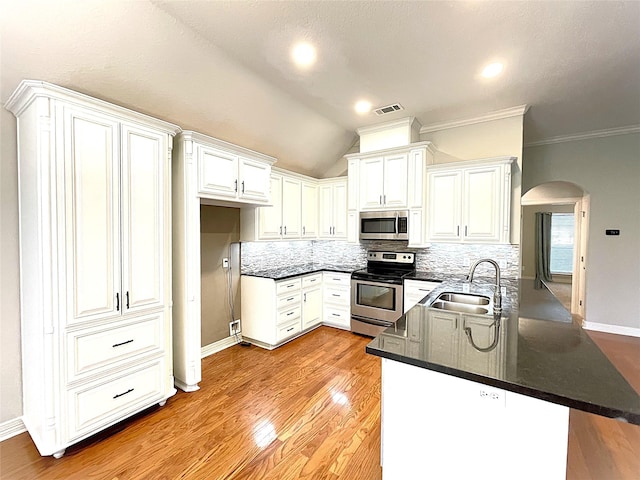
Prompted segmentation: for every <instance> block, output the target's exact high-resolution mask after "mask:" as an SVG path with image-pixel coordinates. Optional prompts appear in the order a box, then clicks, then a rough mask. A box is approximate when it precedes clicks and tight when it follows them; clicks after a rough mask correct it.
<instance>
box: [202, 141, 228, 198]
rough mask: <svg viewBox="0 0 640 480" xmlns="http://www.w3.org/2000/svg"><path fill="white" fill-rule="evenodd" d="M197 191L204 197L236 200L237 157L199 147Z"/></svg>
mask: <svg viewBox="0 0 640 480" xmlns="http://www.w3.org/2000/svg"><path fill="white" fill-rule="evenodd" d="M197 151H198V191H199V192H200V193H202V194H204V195H213V196H216V197H228V198H236V197H237V195H238V157H237V156H236V155H232V154H230V153H227V152H223V151H221V150H216V149H213V148H209V147H205V146H203V145H199V146H198V147H197Z"/></svg>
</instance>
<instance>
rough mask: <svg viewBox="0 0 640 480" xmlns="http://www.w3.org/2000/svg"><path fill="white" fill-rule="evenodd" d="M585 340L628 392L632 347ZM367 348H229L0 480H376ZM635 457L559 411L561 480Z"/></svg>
mask: <svg viewBox="0 0 640 480" xmlns="http://www.w3.org/2000/svg"><path fill="white" fill-rule="evenodd" d="M594 338H595V340H596V341H597V342H598V343H599V344H601V347H602V348H603V350H604V351H605V352H606V353H608V354H609V355H610V358H611V360H612V361H613V362H614V363H616V365H617V366H618V368H619V369H620V370H621V371H622V373H623V374H624V375H625V376H627V378H629V375H630V376H632V377H633V378H629V380H630V383H631V384H632V385H634V386H635V388H636V389H637V388H638V385H639V384H640V372H638V368H640V367H639V366H638V365H640V362H639V361H638V358H637V355H638V352H639V351H640V350H639V349H640V339H629V337H616V336H614V335H607V334H597V335H594ZM636 340H637V342H636ZM368 341H369V340H368V339H366V338H363V337H359V336H357V335H353V334H351V333H350V332H343V331H339V330H335V329H332V328H329V327H321V328H319V329H317V330H315V331H314V332H312V333H309V334H307V335H305V336H304V337H302V338H300V339H298V340H295V341H293V342H291V343H289V344H287V345H285V346H283V347H281V348H279V349H277V350H274V351H272V352H269V351H266V350H262V349H260V348H258V347H249V348H245V347H241V346H234V347H231V348H229V349H227V350H224V351H222V352H219V353H217V354H215V355H212V356H210V357H207V358H205V359H204V360H203V378H204V381H203V382H202V383H201V387H202V388H201V389H200V390H199V391H197V392H194V393H183V392H179V393H178V394H177V395H176V396H175V397H172V398H171V399H169V401H168V402H167V405H166V406H165V407H162V408H154V409H151V410H148V411H146V412H144V413H143V414H141V415H138V416H137V417H136V418H133V419H130V420H128V421H126V422H123V423H121V424H119V425H118V426H116V427H115V428H113V429H110V431H109V432H105V434H103V435H100V438H97V437H95V438H92V439H90V440H89V441H85V442H84V443H83V444H81V445H77V446H73V447H70V448H69V449H68V450H67V453H66V454H65V456H64V457H63V458H61V459H60V460H54V459H53V458H51V457H40V455H39V454H38V452H37V450H36V449H35V447H34V445H33V443H32V442H31V439H30V437H29V435H28V434H26V433H23V434H21V435H18V436H16V437H13V438H11V439H9V440H6V441H5V442H2V443H0V478H1V479H2V480H14V479H30V480H32V479H78V480H80V479H83V480H84V479H88V478H92V479H105V480H125V479H127V480H128V479H154V480H155V479H178V478H182V479H210V480H215V479H263V478H265V479H329V480H336V479H345V480H346V479H350V480H360V479H362V480H378V479H381V477H382V473H381V469H380V466H379V465H380V359H379V358H377V357H373V356H370V355H367V354H366V353H365V352H364V347H365V345H366V344H367V343H368ZM638 452H640V427H638V426H634V425H627V424H624V423H620V422H617V421H615V420H610V419H607V418H603V417H599V416H596V415H590V414H586V413H583V412H579V411H575V410H571V414H570V428H569V455H568V473H567V478H568V479H570V480H623V479H624V480H626V479H629V480H631V479H638V478H640V475H639V473H640V463H638V459H637V457H638ZM514 478H515V477H514Z"/></svg>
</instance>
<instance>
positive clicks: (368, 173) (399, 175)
mask: <svg viewBox="0 0 640 480" xmlns="http://www.w3.org/2000/svg"><path fill="white" fill-rule="evenodd" d="M359 168H360V171H359V176H360V182H359V184H360V185H359V187H360V209H361V210H381V209H391V208H406V207H407V169H408V154H407V153H397V154H392V155H385V156H380V157H373V158H366V159H363V160H361V161H360V166H359Z"/></svg>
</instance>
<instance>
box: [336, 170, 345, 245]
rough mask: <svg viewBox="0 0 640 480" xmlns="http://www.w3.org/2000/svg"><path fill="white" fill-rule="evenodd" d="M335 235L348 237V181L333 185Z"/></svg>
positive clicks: (339, 237) (341, 237) (338, 237)
mask: <svg viewBox="0 0 640 480" xmlns="http://www.w3.org/2000/svg"><path fill="white" fill-rule="evenodd" d="M333 237H334V238H336V239H345V240H346V238H347V182H346V180H345V181H344V182H339V183H336V184H334V185H333Z"/></svg>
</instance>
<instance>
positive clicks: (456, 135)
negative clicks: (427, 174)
mask: <svg viewBox="0 0 640 480" xmlns="http://www.w3.org/2000/svg"><path fill="white" fill-rule="evenodd" d="M523 121H524V117H523V116H516V117H509V118H503V119H500V120H492V121H488V122H482V123H476V124H472V125H465V126H462V127H455V128H447V129H445V130H439V131H435V132H429V133H423V134H421V135H420V140H422V141H430V142H432V143H433V144H434V145H435V146H436V148H437V149H438V150H439V151H441V152H444V153H446V154H448V155H451V156H453V157H456V158H458V159H460V160H474V159H477V158H490V157H500V156H504V155H509V156H513V157H517V158H518V161H517V166H515V167H514V169H513V175H512V178H511V191H512V195H511V243H514V244H519V243H520V197H521V194H522V189H521V185H522V176H521V172H522V145H523V143H522V128H523ZM450 161H452V159H451V158H450V157H447V156H438V155H436V158H435V163H447V162H450Z"/></svg>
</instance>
